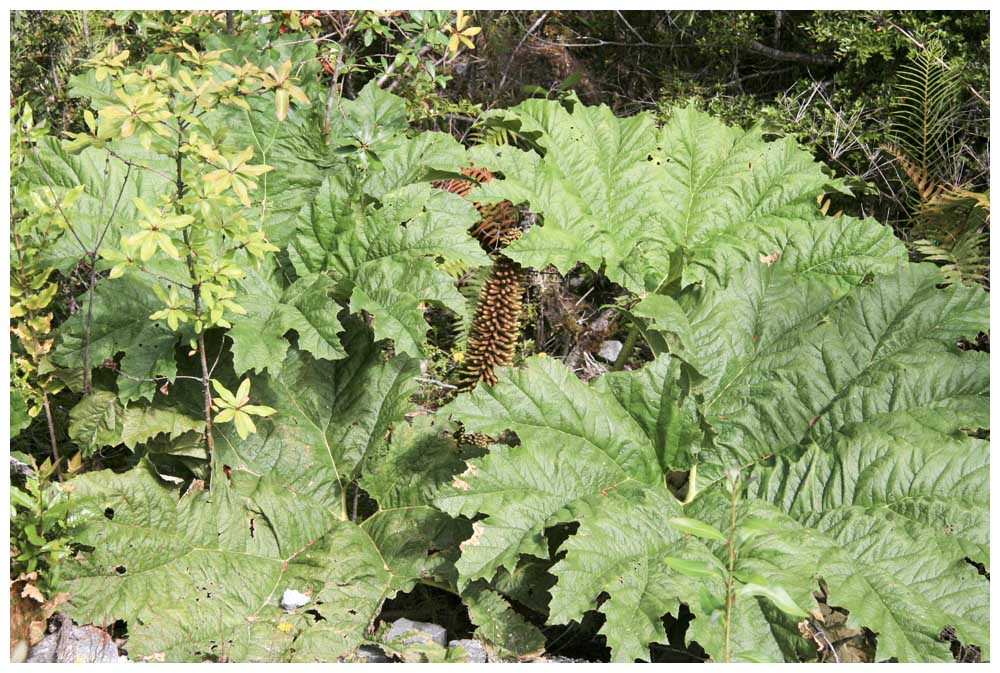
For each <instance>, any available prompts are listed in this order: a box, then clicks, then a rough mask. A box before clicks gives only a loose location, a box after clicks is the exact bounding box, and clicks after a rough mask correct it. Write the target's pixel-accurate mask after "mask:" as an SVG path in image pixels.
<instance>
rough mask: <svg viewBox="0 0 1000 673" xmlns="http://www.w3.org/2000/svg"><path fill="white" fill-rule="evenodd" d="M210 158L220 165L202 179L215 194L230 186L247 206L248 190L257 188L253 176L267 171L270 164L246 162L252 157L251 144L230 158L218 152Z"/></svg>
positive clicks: (269, 168)
mask: <svg viewBox="0 0 1000 673" xmlns="http://www.w3.org/2000/svg"><path fill="white" fill-rule="evenodd" d="M211 158H212V159H213V161H212V163H213V164H215V165H217V166H221V167H220V168H218V169H216V170H214V171H212V172H211V173H209V174H207V175H205V176H204V177H203V178H202V180H204V181H205V183H206V184H207V185H208V186H209V188H210V189H211V191H213V192H215V193H216V194H219V193H221V192H224V191H226V190H227V189H230V188H232V190H233V192H235V193H236V196H237V197H239V199H240V203H242V204H243V205H244V206H245V207H247V208H249V207H250V192H249V190H251V189H256V188H257V183H256V181H255V180H254V178H256V177H257V176H259V175H263V174H264V173H267V172H268V171H269V170H271V166H265V165H263V164H256V165H252V166H251V165H250V164H248V163H247V162H248V161H250V159H252V158H253V146H252V145H247V147H246V149H245V150H243V151H242V152H240V153H239V154H237V155H236V156H235V157H232V158H227V157H225V156H223V155H222V154H219V153H218V152H212V153H211Z"/></svg>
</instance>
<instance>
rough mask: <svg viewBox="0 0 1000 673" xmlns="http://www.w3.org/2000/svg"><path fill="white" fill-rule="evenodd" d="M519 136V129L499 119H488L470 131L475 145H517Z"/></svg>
mask: <svg viewBox="0 0 1000 673" xmlns="http://www.w3.org/2000/svg"><path fill="white" fill-rule="evenodd" d="M519 137H520V136H519V134H518V133H517V131H515V130H514V129H512V128H511V127H510V126H508V125H507V124H505V123H504V122H501V121H499V120H497V119H486V120H484V121H482V122H480V123H478V124H476V125H475V126H474V127H473V128H472V130H471V131H470V132H469V139H470V140H471V141H472V143H473V144H474V145H515V144H517V141H518V138H519Z"/></svg>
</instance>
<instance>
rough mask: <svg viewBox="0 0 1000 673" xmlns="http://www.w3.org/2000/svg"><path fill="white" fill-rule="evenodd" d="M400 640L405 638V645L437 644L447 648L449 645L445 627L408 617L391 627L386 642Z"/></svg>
mask: <svg viewBox="0 0 1000 673" xmlns="http://www.w3.org/2000/svg"><path fill="white" fill-rule="evenodd" d="M411 632H415V633H411ZM404 636H405V638H404ZM399 638H403V641H402V642H403V644H404V645H414V644H416V643H437V644H438V645H440V646H441V647H445V646H446V645H447V644H448V632H447V631H446V630H445V628H444V627H443V626H439V625H437V624H431V623H430V622H415V621H413V620H412V619H407V618H406V617H403V618H401V619H397V620H396V621H394V622H393V623H392V626H390V627H389V631H388V633H386V634H385V642H387V643H389V642H392V641H393V640H397V639H399Z"/></svg>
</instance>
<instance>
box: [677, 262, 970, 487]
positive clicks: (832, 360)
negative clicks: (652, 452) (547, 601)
mask: <svg viewBox="0 0 1000 673" xmlns="http://www.w3.org/2000/svg"><path fill="white" fill-rule="evenodd" d="M782 264H783V261H782V260H779V261H778V262H776V263H774V264H772V265H770V266H768V265H766V264H763V263H757V264H753V263H751V264H750V265H748V266H747V267H745V270H744V272H743V273H742V274H741V275H740V276H739V277H735V278H734V280H733V282H732V283H731V284H730V285H728V286H726V287H718V286H717V285H714V284H711V283H709V284H707V285H706V287H705V288H704V289H699V290H696V291H694V292H692V293H690V294H689V296H687V297H684V298H683V302H684V303H685V304H686V305H687V306H688V317H689V319H690V323H691V326H692V334H691V338H692V339H693V340H694V341H695V342H696V343H698V344H699V362H700V363H701V364H702V366H701V368H700V370H699V371H700V372H701V373H702V374H704V375H706V376H707V379H708V381H707V383H706V384H705V386H704V390H703V394H704V399H703V402H702V405H701V409H702V412H703V413H704V414H705V416H706V420H707V421H708V422H709V423H710V424H711V425H712V426H713V428H714V429H715V431H716V433H717V437H716V441H715V446H716V452H715V453H708V454H703V456H704V458H705V461H704V462H705V464H706V468H708V467H709V466H711V467H710V469H709V470H708V471H706V474H708V473H709V472H711V474H713V475H716V476H718V474H719V473H720V472H721V470H723V469H725V468H726V467H728V466H729V465H731V464H733V463H738V464H746V463H748V462H753V461H754V460H756V459H758V458H760V457H763V456H766V455H771V454H775V453H782V452H788V451H794V450H795V449H796V447H798V446H799V445H800V444H802V443H805V442H812V441H815V442H818V443H819V444H821V445H825V443H826V442H829V441H831V439H832V437H833V436H834V434H835V433H837V432H838V431H841V430H842V429H844V428H845V427H847V426H849V425H851V424H855V423H866V422H872V421H875V420H877V419H880V418H883V417H885V416H889V415H891V416H907V417H912V418H915V419H919V420H921V421H922V422H924V423H929V422H930V419H932V418H933V419H935V420H936V422H939V424H940V425H941V427H940V428H939V429H940V431H942V432H953V431H956V430H959V429H961V428H976V427H985V426H986V425H988V416H987V408H988V406H987V400H988V390H989V380H988V375H987V372H988V368H987V367H985V361H986V359H987V357H986V356H985V355H984V354H979V353H961V352H960V351H959V350H958V348H957V347H956V345H955V343H956V340H957V339H958V338H960V337H961V336H963V335H969V334H975V333H976V332H978V331H979V330H981V329H985V328H986V325H987V313H986V309H987V304H986V296H985V293H983V292H982V291H981V290H976V289H972V288H958V287H956V288H950V289H946V290H941V289H938V288H937V285H938V283H939V282H940V275H939V273H938V271H937V270H936V269H935V268H934V267H932V266H929V265H909V266H907V267H902V268H900V270H898V271H897V272H895V273H893V274H890V275H885V276H882V277H880V278H878V279H877V280H876V281H874V282H872V283H871V284H868V285H861V286H858V287H856V288H854V289H853V290H851V291H850V292H849V293H847V294H840V293H837V292H830V291H829V286H828V285H827V284H826V283H825V282H824V281H823V280H822V279H819V280H817V279H815V278H813V277H811V276H809V275H800V276H795V275H794V274H789V273H788V272H786V271H785V270H784V269H783V267H782Z"/></svg>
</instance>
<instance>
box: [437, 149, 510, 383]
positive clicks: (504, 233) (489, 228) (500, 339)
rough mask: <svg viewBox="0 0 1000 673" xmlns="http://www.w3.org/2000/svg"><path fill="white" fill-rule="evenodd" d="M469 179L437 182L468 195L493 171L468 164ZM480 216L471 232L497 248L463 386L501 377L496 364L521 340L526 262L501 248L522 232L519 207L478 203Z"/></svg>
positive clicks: (485, 246) (489, 247)
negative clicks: (506, 254)
mask: <svg viewBox="0 0 1000 673" xmlns="http://www.w3.org/2000/svg"><path fill="white" fill-rule="evenodd" d="M462 173H463V174H464V175H466V176H468V177H470V178H472V179H473V180H475V182H471V181H469V180H461V179H454V180H447V181H442V182H437V183H435V186H437V187H440V188H441V189H444V190H446V191H449V192H452V193H453V194H457V195H459V196H467V195H468V194H469V192H470V191H471V190H472V188H473V187H474V186H475V184H476V183H482V182H489V181H490V180H492V179H493V178H494V175H493V173H491V172H490V171H488V170H486V169H485V168H474V167H473V168H463V169H462ZM474 205H475V206H476V209H477V210H479V214H480V221H479V222H478V223H476V224H475V225H473V227H472V228H471V229H470V230H469V233H470V234H471V235H472V236H473V237H475V238H476V240H478V241H479V243H480V245H482V246H483V249H484V250H486V251H487V252H489V253H497V254H496V258H495V261H494V263H493V269H492V270H491V271H490V276H489V278H488V279H487V280H486V282H485V283H484V284H483V287H482V290H481V291H480V293H479V302H478V304H477V305H476V313H475V317H474V318H473V320H472V326H471V327H470V329H469V339H468V346H467V349H466V353H465V358H464V359H463V361H462V371H461V374H460V386H461V387H462V388H473V387H475V386H476V384H477V383H479V382H480V381H483V382H485V383H487V384H489V385H493V384H495V383H496V380H497V379H496V374H494V369H495V368H496V367H505V366H509V365H511V364H513V362H514V349H515V346H516V345H517V336H518V328H519V324H520V316H521V308H522V300H523V297H524V282H523V274H522V272H521V268H520V267H519V266H518V265H517V264H516V263H515V262H513V261H511V260H510V259H508V258H506V257H504V256H503V255H502V254H499V253H498V251H499V250H500V249H502V248H503V247H505V246H506V245H508V244H509V243H510V242H511V241H514V240H516V239H517V238H518V237H520V235H521V230H520V228H519V226H518V225H519V220H520V218H519V216H518V211H517V208H516V207H515V206H514V204H512V203H511V202H510V201H502V202H500V203H492V204H480V203H476V204H474Z"/></svg>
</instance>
